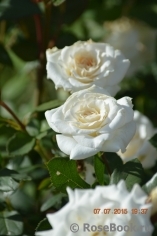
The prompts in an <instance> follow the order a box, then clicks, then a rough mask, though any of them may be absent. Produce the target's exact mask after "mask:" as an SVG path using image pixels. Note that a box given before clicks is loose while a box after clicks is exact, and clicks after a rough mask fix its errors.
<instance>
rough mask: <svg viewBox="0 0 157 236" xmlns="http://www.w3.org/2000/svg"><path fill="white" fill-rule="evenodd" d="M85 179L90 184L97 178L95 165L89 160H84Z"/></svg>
mask: <svg viewBox="0 0 157 236" xmlns="http://www.w3.org/2000/svg"><path fill="white" fill-rule="evenodd" d="M84 180H85V181H86V183H88V184H90V185H92V184H94V182H95V180H96V178H95V170H94V167H93V165H91V164H90V163H88V162H84Z"/></svg>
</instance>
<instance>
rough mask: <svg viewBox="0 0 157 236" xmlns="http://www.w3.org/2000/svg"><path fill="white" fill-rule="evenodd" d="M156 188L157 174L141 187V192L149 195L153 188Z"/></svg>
mask: <svg viewBox="0 0 157 236" xmlns="http://www.w3.org/2000/svg"><path fill="white" fill-rule="evenodd" d="M155 187H157V173H156V174H155V175H154V176H153V177H152V178H151V179H150V180H149V181H148V182H147V183H146V184H144V185H143V186H142V188H143V190H144V191H145V192H146V193H147V194H150V192H151V191H152V190H153V188H155Z"/></svg>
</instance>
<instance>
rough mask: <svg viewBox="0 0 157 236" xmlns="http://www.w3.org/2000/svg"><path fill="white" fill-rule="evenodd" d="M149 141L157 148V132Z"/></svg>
mask: <svg viewBox="0 0 157 236" xmlns="http://www.w3.org/2000/svg"><path fill="white" fill-rule="evenodd" d="M149 142H150V143H151V144H152V145H153V146H154V147H156V148H157V134H155V135H154V136H153V137H152V138H151V139H150V140H149Z"/></svg>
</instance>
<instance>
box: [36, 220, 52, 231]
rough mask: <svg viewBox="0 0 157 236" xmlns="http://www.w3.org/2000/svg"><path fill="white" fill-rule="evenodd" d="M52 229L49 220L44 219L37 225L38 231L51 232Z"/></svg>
mask: <svg viewBox="0 0 157 236" xmlns="http://www.w3.org/2000/svg"><path fill="white" fill-rule="evenodd" d="M49 229H52V227H51V225H50V223H49V221H48V219H47V218H45V219H43V220H42V221H40V223H39V224H38V225H37V228H36V231H45V230H49Z"/></svg>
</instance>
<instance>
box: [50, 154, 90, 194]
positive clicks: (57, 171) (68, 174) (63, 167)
mask: <svg viewBox="0 0 157 236" xmlns="http://www.w3.org/2000/svg"><path fill="white" fill-rule="evenodd" d="M47 167H48V170H49V173H50V176H51V181H52V184H53V185H54V186H55V187H56V188H57V189H59V190H60V191H61V192H66V187H68V186H69V187H70V188H72V189H75V188H81V189H86V188H90V185H89V184H87V183H86V182H85V181H84V180H83V179H81V177H80V176H79V174H78V172H77V167H76V161H74V160H69V159H68V158H54V159H52V160H51V161H49V162H48V163H47Z"/></svg>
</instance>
